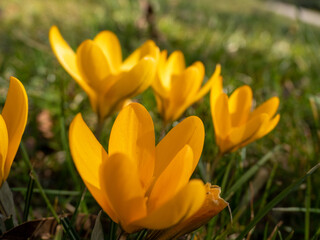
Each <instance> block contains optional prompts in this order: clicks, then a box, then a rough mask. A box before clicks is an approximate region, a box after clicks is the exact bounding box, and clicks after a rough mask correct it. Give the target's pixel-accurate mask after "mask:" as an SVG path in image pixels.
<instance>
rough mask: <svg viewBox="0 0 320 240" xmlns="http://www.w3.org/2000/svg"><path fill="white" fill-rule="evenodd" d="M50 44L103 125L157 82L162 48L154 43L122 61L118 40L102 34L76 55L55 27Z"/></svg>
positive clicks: (88, 42) (144, 46) (82, 47)
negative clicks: (157, 70) (108, 118)
mask: <svg viewBox="0 0 320 240" xmlns="http://www.w3.org/2000/svg"><path fill="white" fill-rule="evenodd" d="M49 39H50V44H51V47H52V49H53V52H54V54H55V55H56V57H57V58H58V60H59V62H60V64H61V65H62V66H63V67H64V69H65V70H66V71H67V72H68V73H69V74H70V75H71V76H72V77H73V79H74V80H75V81H76V82H77V83H78V84H79V85H80V86H81V87H82V89H83V90H84V91H85V92H86V93H87V95H88V96H89V99H90V103H91V106H92V108H93V110H94V111H95V112H96V113H97V114H98V116H99V119H100V121H101V120H102V119H104V118H105V117H107V116H109V115H110V114H112V113H113V112H114V111H116V110H119V109H121V108H122V106H123V105H124V103H125V102H126V100H127V99H129V98H132V97H134V96H136V95H138V94H139V93H141V92H143V91H144V90H145V89H147V88H148V87H149V86H150V85H151V83H152V81H153V80H154V76H155V71H156V63H157V61H158V58H159V54H160V53H159V52H160V50H159V48H158V47H157V46H156V45H155V43H154V42H153V41H151V40H149V41H146V42H145V43H144V44H143V45H142V46H141V47H140V48H138V49H136V50H135V51H134V52H133V53H132V54H131V55H130V56H129V57H128V58H127V59H126V60H124V61H122V53H121V46H120V43H119V40H118V38H117V36H116V35H115V34H114V33H112V32H110V31H102V32H100V33H99V34H98V35H97V36H96V37H95V38H94V39H93V40H85V41H84V42H82V44H81V45H80V46H79V47H78V49H77V51H76V52H74V51H73V50H72V49H71V48H70V46H69V45H68V43H67V42H66V41H65V40H64V39H63V37H62V36H61V34H60V32H59V30H58V28H57V27H56V26H52V27H51V29H50V33H49Z"/></svg>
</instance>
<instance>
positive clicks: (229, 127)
mask: <svg viewBox="0 0 320 240" xmlns="http://www.w3.org/2000/svg"><path fill="white" fill-rule="evenodd" d="M252 101H253V100H252V90H251V88H250V87H249V86H247V85H244V86H241V87H239V88H237V89H236V90H235V91H234V92H233V93H232V94H231V96H230V97H228V96H227V94H225V93H223V82H222V77H220V78H218V79H217V81H215V83H214V85H213V87H212V90H211V94H210V105H211V114H212V119H213V125H214V130H215V136H216V143H217V145H218V146H219V149H220V154H224V153H227V152H232V151H236V150H237V149H239V148H241V147H244V146H245V145H247V144H249V143H251V142H253V141H255V140H257V139H259V138H261V137H263V136H265V135H266V134H268V133H269V132H270V131H272V130H273V129H274V128H275V127H276V125H277V124H278V122H279V120H280V115H279V114H277V115H275V114H276V112H277V109H278V107H279V98H278V97H272V98H270V99H269V100H267V101H266V102H264V103H263V104H261V105H260V106H259V107H258V108H256V109H255V110H252Z"/></svg>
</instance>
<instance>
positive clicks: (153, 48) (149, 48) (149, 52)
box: [121, 40, 160, 71]
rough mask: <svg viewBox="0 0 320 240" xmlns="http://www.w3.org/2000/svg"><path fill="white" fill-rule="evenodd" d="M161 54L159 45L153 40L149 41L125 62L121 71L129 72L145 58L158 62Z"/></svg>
mask: <svg viewBox="0 0 320 240" xmlns="http://www.w3.org/2000/svg"><path fill="white" fill-rule="evenodd" d="M159 54H160V51H159V48H158V47H157V45H156V44H155V43H154V42H153V41H152V40H148V41H146V42H145V43H144V44H143V45H142V46H141V47H139V48H138V49H136V50H135V51H134V52H133V53H132V54H131V55H130V56H129V57H128V58H127V59H126V60H125V61H124V62H123V64H122V66H121V69H122V70H124V71H129V70H130V69H131V68H132V67H134V66H135V65H136V64H138V62H139V61H140V60H141V59H142V58H144V57H152V58H153V59H154V60H155V61H158V58H159Z"/></svg>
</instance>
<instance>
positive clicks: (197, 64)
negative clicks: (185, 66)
mask: <svg viewBox="0 0 320 240" xmlns="http://www.w3.org/2000/svg"><path fill="white" fill-rule="evenodd" d="M191 66H193V67H195V68H197V69H198V71H199V75H200V78H201V79H203V78H204V73H205V68H204V65H203V63H202V62H200V61H196V62H195V63H193V64H192V65H191Z"/></svg>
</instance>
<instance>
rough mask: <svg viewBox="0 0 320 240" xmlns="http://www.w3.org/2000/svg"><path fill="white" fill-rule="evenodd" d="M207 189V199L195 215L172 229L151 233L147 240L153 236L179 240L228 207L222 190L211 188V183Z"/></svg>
mask: <svg viewBox="0 0 320 240" xmlns="http://www.w3.org/2000/svg"><path fill="white" fill-rule="evenodd" d="M205 188H206V199H205V201H204V203H203V204H202V206H201V208H200V209H199V210H198V211H197V212H196V213H195V214H193V215H192V216H190V217H189V218H187V219H185V220H184V221H182V222H180V223H178V224H177V225H175V226H173V227H171V228H168V229H164V230H158V231H153V232H151V233H149V235H148V236H147V239H151V238H152V236H156V237H157V240H169V239H179V237H180V236H183V235H184V234H187V233H189V232H192V231H194V230H195V229H197V228H199V227H201V226H202V225H204V224H206V223H207V222H208V221H209V220H210V219H211V218H213V217H214V216H216V215H217V214H218V213H219V212H221V211H222V210H223V209H224V208H225V207H226V206H228V203H227V202H226V201H224V200H223V199H222V198H221V197H220V192H221V190H220V188H219V187H218V186H211V184H210V183H207V184H206V185H205Z"/></svg>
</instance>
